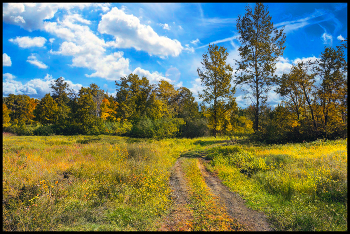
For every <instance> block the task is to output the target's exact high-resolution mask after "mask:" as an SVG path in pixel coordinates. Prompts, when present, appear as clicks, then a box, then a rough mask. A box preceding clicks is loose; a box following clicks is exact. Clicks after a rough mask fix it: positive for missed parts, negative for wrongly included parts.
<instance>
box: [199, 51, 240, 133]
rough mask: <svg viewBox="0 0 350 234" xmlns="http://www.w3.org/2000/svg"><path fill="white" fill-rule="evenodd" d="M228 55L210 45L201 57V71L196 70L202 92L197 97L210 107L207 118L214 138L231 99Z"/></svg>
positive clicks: (230, 69)
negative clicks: (209, 119) (202, 87)
mask: <svg viewBox="0 0 350 234" xmlns="http://www.w3.org/2000/svg"><path fill="white" fill-rule="evenodd" d="M227 56H228V53H227V52H226V48H225V47H218V46H217V45H210V44H209V48H208V53H207V54H204V55H203V60H202V62H201V64H202V66H203V67H202V69H200V68H198V69H197V72H198V76H199V77H200V79H201V83H202V86H204V89H203V92H202V93H200V94H199V95H198V96H199V98H201V99H203V102H204V103H207V104H209V105H210V107H209V108H208V110H209V113H210V115H209V117H210V118H211V120H212V121H211V122H212V129H213V135H214V136H215V137H216V134H217V131H218V129H219V128H220V125H219V122H220V121H221V119H222V118H223V115H224V114H225V112H226V110H225V109H224V107H225V104H226V103H227V102H228V100H232V99H233V94H234V89H232V90H231V89H230V88H231V80H232V71H233V70H232V67H231V66H230V64H227V62H226V59H227Z"/></svg>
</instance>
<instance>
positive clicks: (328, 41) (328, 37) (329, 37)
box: [321, 32, 333, 45]
mask: <svg viewBox="0 0 350 234" xmlns="http://www.w3.org/2000/svg"><path fill="white" fill-rule="evenodd" d="M321 38H322V40H323V44H330V45H332V43H333V37H332V35H330V34H328V33H326V32H324V33H323V34H322V36H321Z"/></svg>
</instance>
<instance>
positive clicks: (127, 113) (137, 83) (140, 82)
mask: <svg viewBox="0 0 350 234" xmlns="http://www.w3.org/2000/svg"><path fill="white" fill-rule="evenodd" d="M115 84H116V86H117V95H116V101H117V102H118V108H117V118H120V119H121V120H122V121H125V120H129V121H131V122H133V123H136V122H137V121H138V120H139V119H140V118H141V117H142V116H144V115H147V111H148V110H147V109H148V107H149V103H150V100H151V96H152V90H153V86H152V85H150V84H149V80H148V79H147V78H146V77H142V78H141V79H140V78H139V76H138V75H136V74H129V75H128V76H127V77H121V78H120V81H119V82H118V81H116V82H115Z"/></svg>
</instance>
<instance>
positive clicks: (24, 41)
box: [9, 37, 46, 48]
mask: <svg viewBox="0 0 350 234" xmlns="http://www.w3.org/2000/svg"><path fill="white" fill-rule="evenodd" d="M9 41H10V42H12V43H15V44H17V45H18V46H19V47H21V48H29V47H43V46H44V44H45V42H46V39H45V38H44V37H33V38H31V37H16V38H15V39H12V38H11V39H9Z"/></svg>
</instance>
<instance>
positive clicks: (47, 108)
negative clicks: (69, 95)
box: [34, 94, 59, 124]
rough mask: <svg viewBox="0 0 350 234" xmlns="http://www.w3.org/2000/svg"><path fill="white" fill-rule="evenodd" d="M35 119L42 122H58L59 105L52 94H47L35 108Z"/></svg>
mask: <svg viewBox="0 0 350 234" xmlns="http://www.w3.org/2000/svg"><path fill="white" fill-rule="evenodd" d="M34 115H35V120H37V121H39V122H40V123H42V124H53V123H56V122H57V117H58V115H59V113H58V106H57V103H56V102H55V101H54V100H53V98H52V97H51V95H50V94H46V95H45V96H44V97H43V98H42V99H41V100H40V102H39V104H38V105H37V106H36V108H35V110H34Z"/></svg>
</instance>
